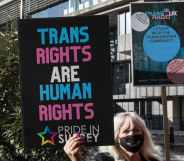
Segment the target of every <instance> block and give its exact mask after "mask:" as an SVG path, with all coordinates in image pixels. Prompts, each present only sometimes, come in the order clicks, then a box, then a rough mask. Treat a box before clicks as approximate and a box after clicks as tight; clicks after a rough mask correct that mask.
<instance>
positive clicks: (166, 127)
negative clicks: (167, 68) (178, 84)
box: [161, 86, 170, 161]
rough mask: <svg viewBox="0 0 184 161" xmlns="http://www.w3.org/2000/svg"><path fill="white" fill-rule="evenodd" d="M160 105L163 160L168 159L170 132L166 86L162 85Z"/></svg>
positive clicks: (166, 160)
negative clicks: (162, 129)
mask: <svg viewBox="0 0 184 161" xmlns="http://www.w3.org/2000/svg"><path fill="white" fill-rule="evenodd" d="M161 92H162V93H161V99H162V107H163V128H164V152H165V161H170V133H169V121H168V115H167V96H166V86H162V91H161Z"/></svg>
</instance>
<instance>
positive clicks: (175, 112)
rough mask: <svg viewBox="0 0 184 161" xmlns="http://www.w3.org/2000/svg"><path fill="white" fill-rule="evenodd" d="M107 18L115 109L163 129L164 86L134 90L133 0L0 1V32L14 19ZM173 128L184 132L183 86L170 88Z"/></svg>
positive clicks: (169, 113) (171, 122) (154, 127)
mask: <svg viewBox="0 0 184 161" xmlns="http://www.w3.org/2000/svg"><path fill="white" fill-rule="evenodd" d="M104 14H105V15H108V16H109V27H110V28H109V40H110V54H111V61H112V76H113V99H114V102H115V104H116V107H121V109H122V110H124V111H136V112H137V113H139V115H140V116H141V117H142V118H144V119H145V121H146V124H147V126H148V127H149V128H150V129H152V130H162V128H163V109H162V104H161V99H160V95H161V87H159V86H145V87H134V86H133V84H132V76H131V75H132V74H131V27H130V26H131V25H130V23H131V22H130V16H131V15H130V0H0V31H5V30H7V29H8V30H10V29H11V27H12V26H11V24H12V23H11V22H12V21H13V20H16V19H18V18H19V17H22V18H47V17H64V16H79V15H84V16H86V15H104ZM167 96H168V101H167V106H168V115H169V120H170V126H173V127H174V129H175V131H180V132H181V133H183V132H182V131H184V86H170V87H167Z"/></svg>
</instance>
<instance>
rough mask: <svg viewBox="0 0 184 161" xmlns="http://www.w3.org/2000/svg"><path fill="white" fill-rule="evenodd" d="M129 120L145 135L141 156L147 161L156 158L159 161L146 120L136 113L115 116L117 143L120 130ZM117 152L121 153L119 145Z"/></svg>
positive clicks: (116, 146) (116, 148)
mask: <svg viewBox="0 0 184 161" xmlns="http://www.w3.org/2000/svg"><path fill="white" fill-rule="evenodd" d="M127 118H129V119H131V120H132V121H133V123H135V124H136V126H138V127H139V128H141V130H142V131H143V135H144V143H143V145H142V147H141V149H140V152H141V154H142V155H143V156H144V158H145V159H149V158H155V159H159V153H158V151H157V150H156V146H155V145H154V143H153V141H152V137H151V134H150V132H149V130H148V128H147V127H146V125H145V122H144V120H143V119H142V118H141V117H140V116H138V115H137V114H136V113H135V112H121V113H118V114H116V115H115V117H114V139H115V142H116V143H117V142H118V135H119V132H120V128H121V127H122V126H123V125H124V124H125V121H126V119H127ZM114 148H115V151H116V152H117V153H119V152H120V150H121V148H120V146H119V144H116V145H115V147H114ZM120 155H121V154H120Z"/></svg>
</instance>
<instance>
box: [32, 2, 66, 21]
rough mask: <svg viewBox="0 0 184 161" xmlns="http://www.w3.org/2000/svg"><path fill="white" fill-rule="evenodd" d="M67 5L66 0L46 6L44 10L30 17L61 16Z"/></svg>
mask: <svg viewBox="0 0 184 161" xmlns="http://www.w3.org/2000/svg"><path fill="white" fill-rule="evenodd" d="M68 5H69V2H68V1H66V2H63V3H60V4H59V5H56V6H53V7H50V8H47V9H46V10H44V11H40V12H37V13H35V14H33V15H32V18H47V17H63V16H64V10H65V9H66V8H68Z"/></svg>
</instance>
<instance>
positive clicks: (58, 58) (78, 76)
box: [19, 16, 113, 147]
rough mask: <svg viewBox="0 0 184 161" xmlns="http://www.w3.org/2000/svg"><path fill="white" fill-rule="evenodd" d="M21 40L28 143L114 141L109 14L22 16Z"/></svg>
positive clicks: (32, 144)
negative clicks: (73, 139) (77, 139)
mask: <svg viewBox="0 0 184 161" xmlns="http://www.w3.org/2000/svg"><path fill="white" fill-rule="evenodd" d="M19 41H20V53H21V54H20V55H21V82H22V98H23V117H24V118H23V121H24V136H25V145H26V147H35V146H47V145H64V144H65V142H66V140H67V139H68V138H69V137H70V135H72V134H73V133H80V134H81V135H84V136H85V141H86V144H87V145H110V144H113V110H112V83H111V69H110V54H109V41H108V17H106V16H90V17H68V18H53V19H30V20H20V21H19ZM107 134H108V135H107Z"/></svg>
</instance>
